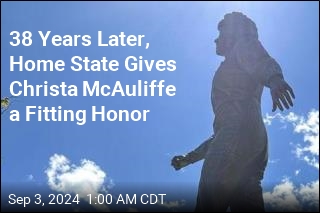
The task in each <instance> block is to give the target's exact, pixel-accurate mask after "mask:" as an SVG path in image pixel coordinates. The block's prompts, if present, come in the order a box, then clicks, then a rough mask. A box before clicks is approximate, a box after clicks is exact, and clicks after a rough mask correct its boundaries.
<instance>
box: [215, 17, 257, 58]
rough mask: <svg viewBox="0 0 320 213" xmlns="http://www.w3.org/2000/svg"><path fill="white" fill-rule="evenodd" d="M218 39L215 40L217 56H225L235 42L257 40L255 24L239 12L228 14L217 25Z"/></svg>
mask: <svg viewBox="0 0 320 213" xmlns="http://www.w3.org/2000/svg"><path fill="white" fill-rule="evenodd" d="M218 30H219V37H218V38H217V39H216V40H215V42H216V52H217V55H221V56H226V55H227V54H228V52H229V51H230V50H231V49H232V47H233V46H234V45H235V44H236V43H237V41H239V40H241V39H244V38H247V39H258V31H257V27H256V25H255V23H254V22H253V21H252V20H251V19H250V18H248V17H247V16H245V15H244V14H242V13H240V12H232V13H228V14H226V15H225V16H224V18H223V19H222V20H221V21H220V22H219V24H218Z"/></svg>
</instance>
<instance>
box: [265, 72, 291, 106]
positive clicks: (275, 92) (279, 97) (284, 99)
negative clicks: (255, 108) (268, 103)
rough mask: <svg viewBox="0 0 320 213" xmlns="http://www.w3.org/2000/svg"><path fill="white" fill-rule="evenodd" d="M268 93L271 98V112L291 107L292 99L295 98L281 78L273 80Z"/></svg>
mask: <svg viewBox="0 0 320 213" xmlns="http://www.w3.org/2000/svg"><path fill="white" fill-rule="evenodd" d="M270 92H271V96H272V102H273V107H272V112H274V111H276V110H277V108H279V109H280V110H281V111H283V110H284V107H285V108H286V109H289V108H290V106H291V107H292V106H293V102H292V99H294V98H295V95H294V93H293V90H292V88H291V87H290V86H289V84H288V83H287V82H286V81H285V80H283V79H282V78H276V79H273V80H272V81H271V83H270Z"/></svg>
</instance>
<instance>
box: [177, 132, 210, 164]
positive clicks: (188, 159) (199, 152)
mask: <svg viewBox="0 0 320 213" xmlns="http://www.w3.org/2000/svg"><path fill="white" fill-rule="evenodd" d="M213 139H214V135H212V136H210V137H209V138H208V139H206V140H205V141H204V142H202V143H201V144H200V146H198V147H197V148H196V149H194V150H193V151H191V152H189V153H187V154H186V155H178V156H174V157H173V158H172V160H171V165H172V166H173V167H174V168H175V169H176V170H179V169H181V168H183V167H185V166H188V165H189V164H192V163H195V162H197V161H199V160H202V159H203V158H204V157H205V155H206V153H207V150H208V147H209V145H210V143H211V142H213Z"/></svg>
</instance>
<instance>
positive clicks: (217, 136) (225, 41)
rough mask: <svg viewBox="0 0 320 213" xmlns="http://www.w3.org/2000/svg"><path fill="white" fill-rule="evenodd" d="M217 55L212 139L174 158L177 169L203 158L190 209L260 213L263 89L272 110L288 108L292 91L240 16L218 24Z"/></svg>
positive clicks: (265, 143) (248, 22)
mask: <svg viewBox="0 0 320 213" xmlns="http://www.w3.org/2000/svg"><path fill="white" fill-rule="evenodd" d="M218 30H219V37H218V38H217V39H216V40H215V43H216V53H217V55H220V56H224V57H225V60H224V61H223V62H222V63H221V64H220V66H219V68H218V70H217V71H216V72H215V75H214V78H213V81H212V91H211V102H212V108H213V112H214V114H215V118H214V122H213V131H214V135H212V136H211V137H210V138H208V139H207V140H206V141H205V142H204V143H203V144H201V145H200V146H199V147H198V148H197V149H195V150H194V151H192V152H190V153H188V154H187V155H181V156H175V157H174V158H173V159H172V166H173V167H174V168H175V169H176V170H179V169H180V168H182V167H184V166H187V165H189V164H190V163H194V162H196V161H198V160H201V159H204V163H203V167H202V171H201V177H200V183H199V188H198V196H197V205H196V209H195V211H197V212H198V211H199V212H212V211H213V212H221V211H226V210H227V209H228V207H230V209H231V211H250V212H253V211H254V212H262V211H264V210H265V209H264V202H263V197H262V187H261V180H262V179H263V175H264V171H265V168H266V165H267V161H268V139H267V132H266V128H265V125H264V123H263V118H262V113H261V96H262V92H263V89H264V87H268V88H270V92H271V96H272V101H273V109H272V111H273V112H274V111H275V110H276V109H277V108H279V109H280V110H281V111H283V110H284V108H286V109H289V107H290V106H293V103H292V99H293V98H295V96H294V93H293V90H292V88H291V87H290V86H289V85H288V83H287V82H286V81H285V80H284V76H283V73H282V70H281V67H280V66H279V64H278V63H277V62H276V60H275V59H273V58H272V57H271V56H270V55H269V54H268V52H267V51H266V50H265V48H264V47H263V46H262V44H261V42H260V41H259V39H258V31H257V28H256V25H255V23H254V22H253V21H252V20H251V19H249V18H248V17H247V16H245V15H244V14H242V13H240V12H233V13H229V14H226V15H225V16H224V19H223V20H222V21H220V23H219V24H218Z"/></svg>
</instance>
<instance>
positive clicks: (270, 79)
mask: <svg viewBox="0 0 320 213" xmlns="http://www.w3.org/2000/svg"><path fill="white" fill-rule="evenodd" d="M235 57H236V60H237V61H238V64H239V65H240V67H241V68H242V70H244V71H245V72H247V73H249V74H250V75H251V76H252V77H253V78H254V79H255V80H257V81H258V82H259V83H261V84H262V85H264V86H266V87H269V88H270V92H271V97H272V102H273V107H272V111H273V112H274V111H275V110H276V109H277V108H279V109H280V110H281V111H283V109H284V107H285V108H286V109H289V108H290V106H293V101H292V100H293V99H294V98H295V95H294V92H293V89H292V88H291V87H290V85H289V84H288V83H287V82H286V81H285V80H284V77H283V73H282V70H281V67H280V65H279V64H278V62H277V61H276V60H275V59H274V58H272V57H271V56H270V55H269V54H268V52H267V51H266V50H265V49H264V47H263V46H262V44H261V43H260V41H259V40H258V39H250V40H245V39H243V40H242V41H240V42H239V43H238V44H237V45H236V48H235Z"/></svg>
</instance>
